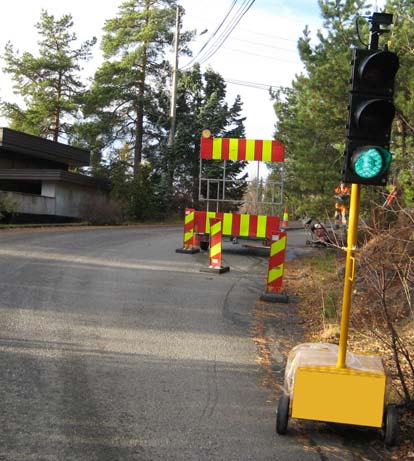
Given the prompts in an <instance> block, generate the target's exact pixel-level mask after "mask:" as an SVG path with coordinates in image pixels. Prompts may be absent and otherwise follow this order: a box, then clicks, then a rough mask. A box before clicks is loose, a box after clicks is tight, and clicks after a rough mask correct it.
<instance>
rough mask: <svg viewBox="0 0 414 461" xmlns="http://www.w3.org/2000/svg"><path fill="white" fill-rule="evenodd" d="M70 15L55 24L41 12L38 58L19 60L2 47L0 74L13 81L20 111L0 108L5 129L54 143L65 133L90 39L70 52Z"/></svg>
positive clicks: (79, 88) (81, 87)
mask: <svg viewBox="0 0 414 461" xmlns="http://www.w3.org/2000/svg"><path fill="white" fill-rule="evenodd" d="M72 27H73V21H72V16H71V15H70V14H68V15H64V16H62V17H61V18H60V19H55V18H54V16H53V15H49V14H48V13H47V11H44V10H43V11H42V13H41V18H40V22H39V23H37V24H36V29H37V30H38V33H39V36H40V37H41V38H40V40H39V42H38V44H39V56H37V57H35V56H33V55H32V54H31V53H28V52H24V53H23V54H22V55H21V56H20V55H19V53H18V52H15V50H14V48H13V45H12V44H11V43H10V42H8V43H7V45H6V47H5V53H4V55H3V59H4V61H5V67H4V68H3V71H4V72H6V73H8V74H10V75H11V77H12V79H13V80H14V82H15V84H14V90H15V92H16V93H17V94H19V95H21V96H22V98H23V101H24V107H20V106H19V105H18V104H16V103H10V102H2V103H1V106H0V111H1V114H2V115H3V116H5V117H6V118H8V119H9V120H10V127H11V128H13V129H16V130H20V131H24V132H26V133H31V134H34V135H37V136H42V137H52V138H53V139H54V140H55V141H57V140H58V139H59V137H60V136H61V135H62V134H64V133H65V134H69V133H70V131H71V124H72V123H73V122H72V123H71V119H72V118H73V117H76V116H77V115H78V112H79V101H80V98H81V96H82V93H83V91H84V85H83V84H82V83H81V79H80V76H79V73H80V71H81V67H80V62H81V61H83V60H88V59H89V58H90V57H91V48H92V46H93V45H94V44H95V42H96V39H95V38H93V39H92V40H90V41H86V42H84V43H83V44H82V45H81V46H80V47H79V48H77V49H75V48H73V44H74V42H75V41H76V40H77V37H76V35H75V34H74V33H72V32H70V30H71V28H72Z"/></svg>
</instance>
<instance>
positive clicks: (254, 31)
mask: <svg viewBox="0 0 414 461" xmlns="http://www.w3.org/2000/svg"><path fill="white" fill-rule="evenodd" d="M240 30H242V31H243V30H244V31H245V32H249V33H250V34H254V35H261V36H262V37H271V38H277V39H278V40H285V41H286V42H293V43H297V42H298V41H297V40H293V39H292V38H286V37H281V36H280V35H270V34H264V33H263V32H257V31H256V30H249V29H243V28H242V27H241V28H240Z"/></svg>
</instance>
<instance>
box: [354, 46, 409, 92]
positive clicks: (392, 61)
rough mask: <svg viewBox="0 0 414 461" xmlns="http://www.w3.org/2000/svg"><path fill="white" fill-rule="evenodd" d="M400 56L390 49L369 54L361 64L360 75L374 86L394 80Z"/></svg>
mask: <svg viewBox="0 0 414 461" xmlns="http://www.w3.org/2000/svg"><path fill="white" fill-rule="evenodd" d="M399 65H400V64H399V60H398V56H397V55H396V54H395V53H391V52H390V51H378V52H377V53H374V54H371V55H369V56H367V57H366V58H365V59H364V60H363V61H362V63H361V65H360V66H359V77H360V79H361V80H362V81H364V82H365V83H367V84H368V85H371V86H373V87H376V86H378V87H382V86H384V85H387V84H389V83H391V82H393V79H394V77H395V75H396V73H397V71H398V67H399Z"/></svg>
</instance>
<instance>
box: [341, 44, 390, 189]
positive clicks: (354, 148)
mask: <svg viewBox="0 0 414 461" xmlns="http://www.w3.org/2000/svg"><path fill="white" fill-rule="evenodd" d="M352 64H353V67H352V77H351V91H350V98H349V119H348V125H347V128H348V131H347V139H346V149H345V162H344V170H343V175H342V180H343V181H344V182H347V183H355V184H366V185H376V186H384V185H385V184H386V183H387V176H388V170H389V166H390V163H391V154H390V152H389V144H390V133H391V125H392V121H393V119H394V115H395V107H394V104H393V96H394V81H395V75H396V73H397V70H398V67H399V61H398V56H397V55H396V54H395V53H392V52H390V51H388V50H367V49H354V51H353V59H352Z"/></svg>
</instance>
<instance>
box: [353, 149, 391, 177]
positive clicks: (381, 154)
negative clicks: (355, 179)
mask: <svg viewBox="0 0 414 461" xmlns="http://www.w3.org/2000/svg"><path fill="white" fill-rule="evenodd" d="M352 163H353V170H354V172H355V174H356V175H357V176H359V177H360V178H364V179H372V178H375V177H377V176H378V175H380V174H382V173H383V172H384V171H386V170H388V167H389V166H390V164H391V154H390V152H389V151H388V150H386V149H384V148H381V147H372V146H364V147H360V148H359V149H357V150H356V151H355V153H354V155H353V156H352Z"/></svg>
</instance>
